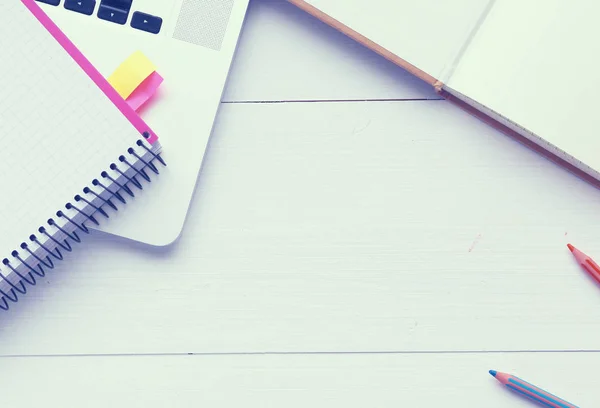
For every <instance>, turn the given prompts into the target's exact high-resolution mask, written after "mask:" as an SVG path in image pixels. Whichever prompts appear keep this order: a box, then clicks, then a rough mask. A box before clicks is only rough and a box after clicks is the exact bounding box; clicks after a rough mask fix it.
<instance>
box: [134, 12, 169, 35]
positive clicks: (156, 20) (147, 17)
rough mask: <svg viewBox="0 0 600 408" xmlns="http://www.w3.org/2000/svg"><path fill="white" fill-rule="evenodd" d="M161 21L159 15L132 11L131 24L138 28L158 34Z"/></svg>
mask: <svg viewBox="0 0 600 408" xmlns="http://www.w3.org/2000/svg"><path fill="white" fill-rule="evenodd" d="M162 21H163V20H162V18H160V17H157V16H153V15H151V14H146V13H142V12H140V11H136V12H135V13H133V17H131V26H132V27H133V28H137V29H138V30H142V31H147V32H149V33H152V34H158V33H159V32H160V28H161V27H162Z"/></svg>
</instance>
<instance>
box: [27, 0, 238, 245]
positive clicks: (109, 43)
mask: <svg viewBox="0 0 600 408" xmlns="http://www.w3.org/2000/svg"><path fill="white" fill-rule="evenodd" d="M37 1H38V4H40V6H41V7H42V8H43V10H44V11H45V12H46V13H47V14H48V15H49V16H50V18H51V19H52V20H53V21H54V22H55V23H56V24H57V25H58V26H59V27H60V28H61V29H62V30H63V31H64V32H65V34H66V35H67V36H68V37H69V38H70V39H71V41H73V43H74V44H75V45H76V46H77V47H78V48H79V49H80V50H81V51H82V52H83V53H84V54H85V55H86V57H87V58H88V59H90V61H91V62H92V63H93V64H94V66H95V67H96V68H97V69H98V70H99V71H100V73H101V74H102V75H104V76H105V77H108V76H109V75H110V74H111V73H112V72H113V71H114V70H115V69H116V68H117V67H118V66H119V65H120V64H121V63H122V62H123V61H124V60H126V59H127V57H129V56H130V55H131V54H133V53H134V52H137V51H141V52H142V53H143V54H144V55H145V56H146V57H148V59H149V60H150V61H151V62H152V63H153V64H154V65H155V66H156V67H157V71H158V73H159V74H160V75H161V76H162V77H163V78H164V82H163V83H162V84H161V86H160V88H159V89H158V92H157V94H156V95H155V96H154V99H153V100H152V101H151V103H149V104H147V106H144V107H143V108H142V110H141V111H140V115H141V116H142V118H143V119H144V120H145V121H146V122H147V123H148V124H149V125H150V126H151V127H152V129H153V130H154V131H155V132H156V133H157V134H158V135H159V137H160V142H161V145H162V146H163V154H162V157H163V158H164V160H165V161H166V163H167V167H165V168H163V169H161V172H160V175H158V176H155V177H158V178H160V180H159V182H156V183H151V184H149V185H147V186H144V188H148V189H153V190H154V191H153V192H152V194H140V195H136V196H135V198H129V200H128V204H127V205H126V206H123V207H122V208H119V211H118V212H115V213H114V214H111V219H110V220H107V223H106V224H105V225H103V226H102V227H99V229H101V230H102V231H104V232H106V233H109V234H113V235H117V236H121V237H124V238H127V239H130V240H134V241H138V242H142V243H145V244H150V245H155V246H165V245H168V244H171V243H172V242H174V241H175V240H176V239H177V238H178V237H179V235H180V234H181V231H182V229H183V226H184V223H185V219H186V216H187V212H188V209H189V206H190V202H191V200H192V196H193V193H194V190H195V187H196V184H197V180H198V175H199V172H200V169H201V165H202V162H203V158H204V154H205V150H206V148H207V144H208V141H209V137H210V134H211V132H212V128H213V123H214V121H215V118H216V115H217V112H218V108H219V104H220V101H221V97H222V94H223V91H224V88H225V85H226V80H227V77H228V73H229V69H230V66H231V63H232V61H233V57H234V54H235V50H236V46H237V43H238V39H239V37H240V34H241V30H242V27H243V22H244V18H245V15H246V11H247V6H248V2H249V0H37ZM42 68H43V67H42Z"/></svg>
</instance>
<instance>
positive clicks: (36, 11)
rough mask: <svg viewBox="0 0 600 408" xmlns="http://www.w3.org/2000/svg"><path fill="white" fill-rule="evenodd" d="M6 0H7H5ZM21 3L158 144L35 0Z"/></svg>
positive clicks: (130, 109)
mask: <svg viewBox="0 0 600 408" xmlns="http://www.w3.org/2000/svg"><path fill="white" fill-rule="evenodd" d="M4 1H6V0H4ZM21 3H23V4H24V5H25V7H27V8H28V9H29V11H30V12H31V13H32V14H33V15H34V16H35V18H37V20H38V21H39V22H40V23H41V24H42V25H43V26H44V27H45V28H46V30H47V31H48V32H49V33H50V34H51V35H52V36H53V37H54V39H56V41H58V43H59V44H60V45H61V46H62V47H63V48H64V50H65V51H66V52H67V53H68V54H69V55H70V56H71V58H73V60H74V61H75V62H76V63H77V64H78V65H79V66H80V67H81V68H82V69H83V70H84V71H85V73H86V74H87V75H88V76H89V77H90V79H91V80H92V81H94V83H95V84H96V85H97V86H98V87H99V88H100V89H101V90H102V92H103V93H104V94H105V95H106V96H107V97H108V98H109V99H110V100H111V101H112V103H114V104H115V106H116V107H117V108H118V109H119V111H120V112H121V113H122V114H123V115H124V116H125V117H126V118H127V120H129V122H130V123H131V124H132V125H133V126H134V128H135V129H136V130H137V131H138V132H140V134H143V133H145V132H147V133H148V134H149V135H150V136H149V137H148V138H147V139H146V140H147V141H148V143H150V144H153V145H154V144H156V142H157V141H158V136H157V135H156V134H155V133H154V131H152V129H151V128H150V126H148V125H147V124H146V123H145V122H144V120H143V119H142V118H141V117H140V116H139V115H138V114H137V113H136V112H135V111H134V110H133V109H132V108H131V107H130V106H129V105H128V104H127V102H126V101H125V100H124V99H123V98H122V97H121V96H120V95H119V94H118V93H117V91H116V90H115V89H114V88H113V87H112V86H111V85H110V83H109V82H108V80H107V79H106V78H104V77H103V76H102V74H101V73H100V72H99V71H98V70H97V69H96V68H95V67H94V66H93V65H92V63H91V62H90V61H88V59H87V58H86V57H85V56H84V55H83V54H82V53H81V51H79V49H78V48H77V47H76V46H75V45H74V44H73V42H71V40H69V38H68V37H67V36H66V35H65V34H64V33H63V32H62V31H61V29H60V28H58V26H57V25H56V24H55V23H54V22H53V21H52V20H51V19H50V17H48V15H47V14H46V13H45V12H44V11H43V10H42V9H41V7H40V6H39V5H38V4H37V3H36V2H35V0H21Z"/></svg>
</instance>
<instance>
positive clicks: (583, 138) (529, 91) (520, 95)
mask: <svg viewBox="0 0 600 408" xmlns="http://www.w3.org/2000/svg"><path fill="white" fill-rule="evenodd" d="M598 12H600V3H598V2H595V1H592V0H582V1H579V2H572V1H567V0H547V1H541V0H538V1H529V2H522V1H518V0H503V1H498V2H496V4H495V5H494V7H493V8H492V10H491V11H490V13H489V14H488V17H487V19H486V21H485V24H484V25H483V26H482V27H481V28H480V29H479V31H478V33H477V35H476V36H475V37H474V39H473V40H472V42H471V44H470V46H469V48H468V50H467V51H466V52H465V53H464V55H463V57H462V60H461V61H460V63H459V64H458V66H457V68H456V70H455V71H454V74H453V75H452V77H451V78H450V80H449V81H448V83H447V85H448V87H449V88H450V89H452V90H455V91H458V92H459V93H462V94H463V95H466V96H467V97H469V98H471V99H473V100H475V101H476V102H478V103H479V104H482V105H485V106H486V107H488V108H489V109H491V110H493V111H495V112H497V113H499V114H500V115H502V116H504V117H506V118H508V119H509V120H510V121H512V122H515V123H516V124H517V125H518V126H520V127H523V128H525V129H527V130H528V131H529V132H532V133H534V134H536V135H537V136H539V137H540V138H542V139H543V140H544V142H547V143H550V144H551V146H552V148H556V151H557V152H558V154H559V155H560V154H563V152H564V153H567V155H569V156H571V157H572V158H574V160H571V161H572V162H573V164H575V165H577V166H579V167H581V166H580V165H581V163H579V164H578V162H582V163H583V165H584V167H590V168H592V169H593V170H594V171H598V170H600V155H599V154H598V149H599V148H600V137H598V135H597V129H598V128H600V115H599V114H598V103H597V102H596V99H597V97H596V94H597V85H598V79H597V75H596V70H597V68H598V66H599V65H600V54H599V53H598V45H597V41H598V38H600V26H599V25H598V23H597V21H596V20H597V15H598ZM561 151H562V152H561Z"/></svg>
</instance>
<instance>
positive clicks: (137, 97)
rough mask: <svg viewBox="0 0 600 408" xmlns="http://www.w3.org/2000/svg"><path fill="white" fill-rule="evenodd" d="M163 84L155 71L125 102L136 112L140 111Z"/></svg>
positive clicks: (161, 78)
mask: <svg viewBox="0 0 600 408" xmlns="http://www.w3.org/2000/svg"><path fill="white" fill-rule="evenodd" d="M162 82H163V77H161V76H160V74H159V73H158V72H156V71H154V72H153V73H151V74H150V75H149V76H148V78H146V79H144V81H142V83H141V84H140V85H139V86H138V87H137V88H135V90H134V91H133V92H132V93H131V95H129V97H127V99H126V102H127V103H128V104H129V106H131V108H132V109H133V110H135V111H136V112H137V111H138V109H140V108H141V107H142V106H143V105H144V104H145V103H146V102H148V100H149V99H150V98H152V96H153V95H154V94H155V93H156V90H157V89H158V87H159V86H160V84H161V83H162Z"/></svg>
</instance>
